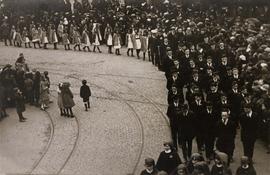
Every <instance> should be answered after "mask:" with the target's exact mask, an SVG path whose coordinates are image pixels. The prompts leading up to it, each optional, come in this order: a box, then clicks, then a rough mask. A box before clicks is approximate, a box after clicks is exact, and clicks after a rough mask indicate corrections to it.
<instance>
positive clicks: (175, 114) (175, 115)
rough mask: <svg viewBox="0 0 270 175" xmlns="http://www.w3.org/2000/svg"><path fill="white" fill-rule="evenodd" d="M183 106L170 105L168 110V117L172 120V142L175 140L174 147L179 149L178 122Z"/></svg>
mask: <svg viewBox="0 0 270 175" xmlns="http://www.w3.org/2000/svg"><path fill="white" fill-rule="evenodd" d="M180 106H181V104H180V103H178V104H175V103H172V104H171V105H169V107H168V110H167V116H168V118H169V120H170V127H171V134H172V140H173V144H174V147H175V148H176V149H177V148H178V146H177V143H178V142H177V141H178V134H179V131H178V125H177V123H178V120H179V115H180V112H181V108H180Z"/></svg>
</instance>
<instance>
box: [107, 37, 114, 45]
mask: <svg viewBox="0 0 270 175" xmlns="http://www.w3.org/2000/svg"><path fill="white" fill-rule="evenodd" d="M112 39H113V38H112V35H111V34H109V35H108V40H107V45H108V46H112V45H113V41H112Z"/></svg>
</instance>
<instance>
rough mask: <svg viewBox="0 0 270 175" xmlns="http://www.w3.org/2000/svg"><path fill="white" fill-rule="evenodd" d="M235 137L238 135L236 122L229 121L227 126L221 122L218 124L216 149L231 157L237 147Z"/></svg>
mask: <svg viewBox="0 0 270 175" xmlns="http://www.w3.org/2000/svg"><path fill="white" fill-rule="evenodd" d="M235 135H236V124H235V122H233V121H231V120H230V119H229V120H228V123H227V125H224V124H223V122H222V121H221V120H220V121H219V122H218V123H217V127H216V136H217V141H216V148H217V149H218V150H219V151H221V152H224V153H226V154H228V155H229V156H231V155H232V153H233V150H234V147H235V143H234V139H235Z"/></svg>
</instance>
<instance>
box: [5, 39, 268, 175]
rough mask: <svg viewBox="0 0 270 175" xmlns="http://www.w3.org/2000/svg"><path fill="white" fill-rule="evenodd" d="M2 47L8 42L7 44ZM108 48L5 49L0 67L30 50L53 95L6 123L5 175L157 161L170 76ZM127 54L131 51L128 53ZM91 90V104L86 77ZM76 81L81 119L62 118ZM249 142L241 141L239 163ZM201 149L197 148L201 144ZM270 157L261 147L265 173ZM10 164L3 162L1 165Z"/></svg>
mask: <svg viewBox="0 0 270 175" xmlns="http://www.w3.org/2000/svg"><path fill="white" fill-rule="evenodd" d="M1 44H2V43H1ZM102 51H103V52H104V53H101V54H99V53H88V52H74V51H63V50H61V49H60V50H57V51H55V50H39V49H24V48H14V47H4V46H3V45H1V47H0V53H1V55H0V66H1V65H4V64H6V63H11V64H13V63H14V62H15V60H16V58H17V56H18V55H19V53H21V52H23V53H24V55H25V58H26V61H27V63H28V64H29V66H30V68H37V69H39V70H41V71H45V70H47V71H49V76H50V78H51V82H52V87H51V99H52V100H53V103H52V104H50V108H49V109H48V110H47V112H43V111H40V110H39V109H37V108H34V107H28V108H27V112H26V113H25V116H27V117H28V116H29V117H28V118H29V119H28V121H27V122H25V123H22V124H21V123H19V122H18V120H17V116H16V113H15V110H14V109H9V110H8V112H9V114H10V117H8V118H6V119H4V120H3V121H1V122H0V138H1V142H0V156H1V157H0V173H1V172H3V173H32V174H79V175H84V174H88V175H89V174H90V175H92V174H95V175H96V174H98V175H125V174H127V173H134V174H139V172H140V171H141V170H142V169H143V163H144V158H145V157H153V158H155V159H157V157H158V155H159V153H160V151H162V144H163V142H164V141H167V140H169V138H170V132H169V127H168V121H167V118H166V115H165V113H166V109H167V106H166V98H167V91H166V89H165V84H166V81H165V77H164V74H163V73H162V72H159V71H157V68H155V67H153V66H152V64H151V63H150V62H148V61H142V60H138V59H137V58H135V57H133V58H132V57H126V56H115V55H108V54H107V53H105V52H106V48H105V47H102ZM123 53H124V52H123ZM82 79H86V80H87V81H88V82H89V84H90V87H91V90H92V92H93V96H92V98H91V109H90V111H88V112H85V111H84V108H83V104H82V101H81V99H80V98H79V88H80V85H81V80H82ZM63 81H69V82H70V83H71V89H72V91H73V93H74V95H75V98H74V100H75V102H76V106H75V107H74V111H75V112H74V113H75V115H76V118H74V119H67V118H63V117H60V116H59V111H58V108H57V104H56V86H57V84H58V82H63ZM241 149H242V145H241V144H240V142H239V138H238V141H237V148H236V151H235V163H234V164H233V165H232V167H233V169H235V167H236V166H237V165H238V164H239V157H240V156H241V154H242V150H241ZM194 151H196V149H195V146H194ZM269 160H270V159H269V156H268V155H266V154H265V150H264V147H263V145H262V143H258V144H257V145H256V151H255V162H256V164H255V167H256V169H257V170H258V174H260V175H267V172H269V170H270V169H269V166H268V165H269V163H268V161H269ZM2 162H3V163H2Z"/></svg>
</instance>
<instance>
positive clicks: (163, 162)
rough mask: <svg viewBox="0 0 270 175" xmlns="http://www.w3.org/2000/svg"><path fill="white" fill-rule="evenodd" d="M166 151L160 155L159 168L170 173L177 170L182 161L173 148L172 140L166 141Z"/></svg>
mask: <svg viewBox="0 0 270 175" xmlns="http://www.w3.org/2000/svg"><path fill="white" fill-rule="evenodd" d="M163 145H164V149H165V150H164V151H162V152H161V153H160V155H159V157H158V161H157V169H158V170H159V171H165V172H167V173H168V174H169V175H171V174H173V173H174V172H175V171H176V168H177V166H178V165H180V164H181V163H182V161H181V159H180V157H179V155H178V153H177V152H176V151H175V150H174V149H173V144H172V143H171V142H165V143H164V144H163Z"/></svg>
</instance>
